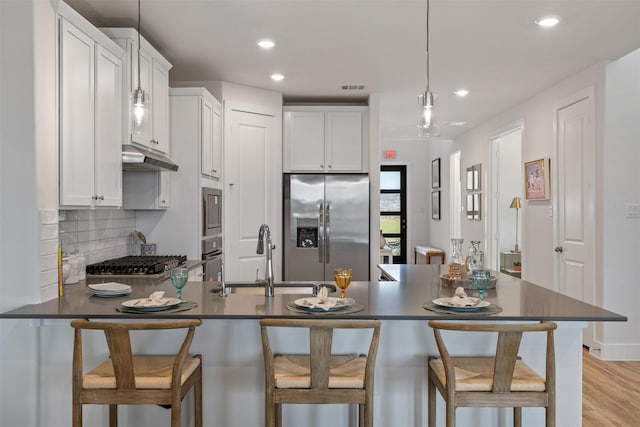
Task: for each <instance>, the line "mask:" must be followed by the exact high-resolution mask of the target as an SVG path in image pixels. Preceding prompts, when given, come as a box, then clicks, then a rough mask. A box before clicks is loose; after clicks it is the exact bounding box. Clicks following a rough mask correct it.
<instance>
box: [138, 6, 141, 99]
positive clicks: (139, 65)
mask: <svg viewBox="0 0 640 427" xmlns="http://www.w3.org/2000/svg"><path fill="white" fill-rule="evenodd" d="M138 89H141V87H140V0H138Z"/></svg>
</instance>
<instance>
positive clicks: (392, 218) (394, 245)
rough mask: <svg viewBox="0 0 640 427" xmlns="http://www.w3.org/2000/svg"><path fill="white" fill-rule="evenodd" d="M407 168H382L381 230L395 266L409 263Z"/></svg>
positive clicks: (399, 166) (398, 166) (397, 166)
mask: <svg viewBox="0 0 640 427" xmlns="http://www.w3.org/2000/svg"><path fill="white" fill-rule="evenodd" d="M406 188H407V167H406V166H404V165H394V166H381V167H380V229H381V230H382V236H383V237H384V238H385V240H386V245H385V246H386V247H387V248H389V249H391V251H392V252H393V263H394V264H406V263H407V194H406Z"/></svg>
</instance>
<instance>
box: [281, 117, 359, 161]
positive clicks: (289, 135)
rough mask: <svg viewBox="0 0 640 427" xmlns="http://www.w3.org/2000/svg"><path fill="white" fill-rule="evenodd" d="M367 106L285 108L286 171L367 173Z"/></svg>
mask: <svg viewBox="0 0 640 427" xmlns="http://www.w3.org/2000/svg"><path fill="white" fill-rule="evenodd" d="M368 118H369V117H368V108H367V107H342V106H336V107H325V106H322V107H315V106H312V107H302V106H295V107H293V106H291V107H285V108H284V124H283V170H284V172H319V173H324V172H367V165H368V162H367V155H368V145H369V144H368Z"/></svg>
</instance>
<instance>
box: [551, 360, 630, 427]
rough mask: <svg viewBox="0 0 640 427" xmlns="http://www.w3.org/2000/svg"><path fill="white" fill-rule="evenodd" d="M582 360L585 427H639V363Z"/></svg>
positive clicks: (583, 425)
mask: <svg viewBox="0 0 640 427" xmlns="http://www.w3.org/2000/svg"><path fill="white" fill-rule="evenodd" d="M583 356H584V357H583V369H582V381H583V389H582V427H636V426H640V362H609V361H602V360H600V359H598V358H597V357H596V356H594V355H592V354H589V352H588V350H587V349H585V350H584V351H583ZM558 410H562V409H561V408H558Z"/></svg>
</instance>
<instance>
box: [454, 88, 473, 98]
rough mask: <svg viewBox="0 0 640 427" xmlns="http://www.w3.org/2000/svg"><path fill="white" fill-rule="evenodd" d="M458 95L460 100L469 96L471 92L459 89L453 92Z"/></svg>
mask: <svg viewBox="0 0 640 427" xmlns="http://www.w3.org/2000/svg"><path fill="white" fill-rule="evenodd" d="M453 93H455V94H456V95H458V96H459V97H460V98H462V97H464V96H467V95H469V91H468V90H466V89H458V90H457V91H455V92H453Z"/></svg>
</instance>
